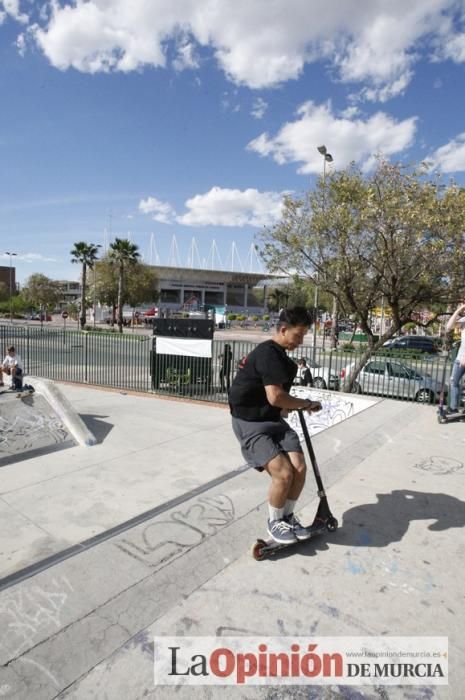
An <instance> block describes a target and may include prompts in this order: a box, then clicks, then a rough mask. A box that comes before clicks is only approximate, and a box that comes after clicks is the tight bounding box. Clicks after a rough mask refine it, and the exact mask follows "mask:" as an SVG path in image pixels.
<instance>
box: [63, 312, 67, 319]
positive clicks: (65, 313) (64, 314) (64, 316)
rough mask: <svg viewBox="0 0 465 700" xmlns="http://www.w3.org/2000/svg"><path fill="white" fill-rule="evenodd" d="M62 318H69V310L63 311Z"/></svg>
mask: <svg viewBox="0 0 465 700" xmlns="http://www.w3.org/2000/svg"><path fill="white" fill-rule="evenodd" d="M61 318H64V319H67V318H68V312H67V311H63V312H62V314H61Z"/></svg>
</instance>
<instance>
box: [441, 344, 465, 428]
mask: <svg viewBox="0 0 465 700" xmlns="http://www.w3.org/2000/svg"><path fill="white" fill-rule="evenodd" d="M450 359H451V358H450V355H449V354H448V355H447V357H446V359H445V361H444V369H443V371H442V380H441V392H440V394H439V407H438V423H440V424H441V425H443V424H445V423H453V422H454V421H459V420H463V419H465V410H462V409H460V408H457V409H456V410H455V411H454V412H453V413H449V412H448V410H447V403H446V402H445V401H444V398H445V387H446V371H447V368H448V365H449V361H450ZM449 371H450V367H449Z"/></svg>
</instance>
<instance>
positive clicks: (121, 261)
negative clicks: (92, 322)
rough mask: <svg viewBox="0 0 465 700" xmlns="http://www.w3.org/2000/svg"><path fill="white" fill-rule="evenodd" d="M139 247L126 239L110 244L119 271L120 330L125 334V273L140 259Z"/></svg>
mask: <svg viewBox="0 0 465 700" xmlns="http://www.w3.org/2000/svg"><path fill="white" fill-rule="evenodd" d="M139 257H140V256H139V253H138V246H137V245H135V243H131V241H129V240H127V239H126V238H115V240H114V242H113V243H110V253H109V258H110V260H111V261H113V262H114V263H115V265H116V266H117V269H118V328H119V332H120V333H122V332H123V304H124V271H125V269H127V268H128V267H130V266H132V265H134V264H135V263H136V262H137V261H138V259H139Z"/></svg>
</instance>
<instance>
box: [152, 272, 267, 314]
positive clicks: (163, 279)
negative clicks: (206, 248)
mask: <svg viewBox="0 0 465 700" xmlns="http://www.w3.org/2000/svg"><path fill="white" fill-rule="evenodd" d="M154 269H155V271H156V273H157V275H158V289H157V291H158V293H159V300H158V305H159V306H160V307H165V308H167V309H179V308H182V307H183V306H185V305H187V306H195V304H197V305H198V306H205V305H207V306H225V307H227V309H228V311H238V312H240V311H244V310H248V311H249V312H251V313H261V312H262V311H263V309H264V308H265V307H266V296H267V282H268V281H269V285H270V286H273V279H275V276H274V275H264V274H263V273H256V272H233V271H224V270H202V269H193V268H185V267H184V268H183V267H163V266H154Z"/></svg>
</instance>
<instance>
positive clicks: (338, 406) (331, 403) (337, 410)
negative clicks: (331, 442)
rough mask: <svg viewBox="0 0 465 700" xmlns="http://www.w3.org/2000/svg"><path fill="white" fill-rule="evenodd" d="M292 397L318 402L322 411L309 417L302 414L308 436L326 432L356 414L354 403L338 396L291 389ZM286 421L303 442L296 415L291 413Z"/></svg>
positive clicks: (326, 392)
mask: <svg viewBox="0 0 465 700" xmlns="http://www.w3.org/2000/svg"><path fill="white" fill-rule="evenodd" d="M292 395H293V396H296V397H298V398H305V399H311V400H312V401H319V402H320V403H321V406H322V409H321V411H318V413H312V414H311V415H310V414H308V413H306V414H304V415H305V420H306V423H307V427H308V431H309V433H310V435H315V434H316V433H319V432H321V431H322V430H326V428H331V426H333V425H336V424H337V423H342V422H343V421H345V420H346V419H347V418H350V417H351V416H353V415H355V413H357V411H356V409H355V403H354V401H352V400H351V399H348V398H347V397H345V396H338V395H336V394H334V393H330V392H328V391H318V390H317V389H306V388H300V387H293V388H292ZM286 420H287V422H288V423H289V425H290V426H291V428H293V429H294V430H295V431H296V433H297V434H298V436H299V438H300V439H301V440H303V435H302V428H301V426H300V420H299V417H298V415H297V413H296V412H295V411H293V412H292V413H290V414H289V416H288V418H287V419H286Z"/></svg>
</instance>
